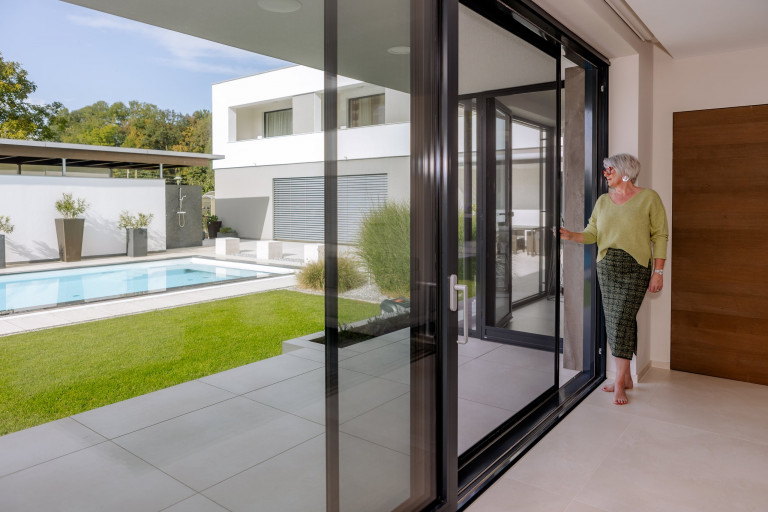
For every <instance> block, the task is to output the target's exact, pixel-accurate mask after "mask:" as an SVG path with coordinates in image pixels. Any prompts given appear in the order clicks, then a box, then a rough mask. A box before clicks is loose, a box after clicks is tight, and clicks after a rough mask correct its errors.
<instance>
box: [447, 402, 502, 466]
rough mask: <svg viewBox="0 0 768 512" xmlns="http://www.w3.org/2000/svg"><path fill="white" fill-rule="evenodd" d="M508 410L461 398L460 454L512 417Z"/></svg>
mask: <svg viewBox="0 0 768 512" xmlns="http://www.w3.org/2000/svg"><path fill="white" fill-rule="evenodd" d="M512 414H513V413H512V412H511V411H509V410H507V409H500V408H498V407H493V406H490V405H485V404H479V403H477V402H471V401H469V400H463V399H461V398H459V453H460V454H461V453H463V452H464V451H466V450H467V449H468V448H470V447H471V446H472V445H474V444H475V443H477V442H478V441H479V440H480V439H482V438H483V437H485V436H486V435H487V434H488V433H490V432H491V431H492V430H493V429H494V428H496V427H498V426H499V425H501V424H502V423H504V421H506V420H507V419H509V418H510V416H512Z"/></svg>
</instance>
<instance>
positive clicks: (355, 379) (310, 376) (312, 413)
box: [245, 368, 408, 425]
mask: <svg viewBox="0 0 768 512" xmlns="http://www.w3.org/2000/svg"><path fill="white" fill-rule="evenodd" d="M339 391H340V393H339V419H340V421H342V422H345V421H349V420H350V419H352V418H354V417H356V416H359V415H361V414H363V413H365V412H367V411H369V410H371V409H373V408H375V407H377V406H379V405H381V404H383V403H386V402H388V401H390V400H392V399H393V398H396V397H398V396H400V395H402V394H404V393H407V392H408V387H407V386H406V385H404V384H400V383H398V382H393V381H389V380H384V379H379V378H377V377H371V376H370V375H366V374H362V373H358V372H353V371H350V370H345V369H343V368H342V369H340V370H339ZM245 397H246V398H249V399H251V400H255V401H257V402H259V403H263V404H266V405H270V406H272V407H275V408H276V409H280V410H283V411H286V412H290V413H292V414H295V415H297V416H301V417H302V418H306V419H308V420H310V421H314V422H315V423H319V424H323V425H324V424H325V371H324V370H323V369H319V370H314V371H312V372H308V373H306V374H303V375H299V376H298V377H294V378H292V379H287V380H284V381H282V382H279V383H277V384H274V385H272V386H267V387H265V388H261V389H258V390H256V391H254V392H252V393H248V394H247V395H245Z"/></svg>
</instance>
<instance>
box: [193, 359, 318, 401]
mask: <svg viewBox="0 0 768 512" xmlns="http://www.w3.org/2000/svg"><path fill="white" fill-rule="evenodd" d="M321 366H323V364H322V363H319V362H317V361H310V360H309V359H303V358H301V357H293V356H291V355H290V354H286V355H280V356H275V357H270V358H269V359H264V360H263V361H257V362H255V363H251V364H248V365H245V366H240V367H238V368H234V369H232V370H227V371H225V372H221V373H217V374H216V375H211V376H210V377H204V378H202V379H200V380H201V381H202V382H205V383H206V384H211V385H213V386H216V387H219V388H222V389H226V390H227V391H231V392H232V393H236V394H244V393H248V392H250V391H253V390H256V389H259V388H262V387H264V386H269V385H271V384H275V383H276V382H280V381H281V380H285V379H289V378H291V377H295V376H297V375H301V374H302V373H306V372H309V371H312V370H315V369H317V368H320V367H321Z"/></svg>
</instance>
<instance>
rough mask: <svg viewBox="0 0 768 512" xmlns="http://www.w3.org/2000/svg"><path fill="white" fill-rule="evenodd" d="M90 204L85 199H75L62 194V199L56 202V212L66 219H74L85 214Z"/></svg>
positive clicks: (69, 195) (70, 195)
mask: <svg viewBox="0 0 768 512" xmlns="http://www.w3.org/2000/svg"><path fill="white" fill-rule="evenodd" d="M88 206H89V204H88V203H86V202H85V199H74V198H73V197H72V194H62V195H61V199H59V200H58V201H56V210H57V211H58V212H59V213H60V214H61V216H62V217H64V218H65V219H74V218H76V217H77V216H78V215H82V214H84V213H85V210H87V209H88Z"/></svg>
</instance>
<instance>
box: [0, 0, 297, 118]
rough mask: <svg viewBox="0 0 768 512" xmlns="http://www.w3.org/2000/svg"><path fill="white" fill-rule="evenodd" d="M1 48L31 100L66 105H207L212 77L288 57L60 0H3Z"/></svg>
mask: <svg viewBox="0 0 768 512" xmlns="http://www.w3.org/2000/svg"><path fill="white" fill-rule="evenodd" d="M126 1H129V0H126ZM0 52H2V54H3V58H4V59H5V60H12V61H16V62H19V63H21V65H22V67H23V68H24V69H26V70H27V71H28V72H29V78H30V79H31V80H32V81H33V82H35V84H37V91H36V92H35V93H34V94H33V95H32V97H31V100H32V101H33V102H35V103H50V102H52V101H60V102H61V103H63V104H64V106H65V107H67V108H68V109H70V110H76V109H78V108H81V107H84V106H85V105H90V104H92V103H94V102H96V101H99V100H103V101H106V102H108V103H114V102H116V101H123V102H125V103H127V102H128V101H130V100H138V101H142V102H147V103H153V104H155V105H157V106H158V107H160V108H163V109H173V110H176V111H177V112H182V113H192V112H194V111H195V110H199V109H208V110H210V109H211V84H214V83H216V82H220V81H223V80H228V79H231V78H236V77H240V76H245V75H250V74H254V73H259V72H262V71H265V70H268V69H275V68H279V67H284V66H286V65H287V63H285V62H282V61H279V60H276V59H272V58H270V57H265V56H261V55H257V54H253V53H249V52H245V51H243V50H239V49H236V48H231V47H228V46H224V45H220V44H217V43H212V42H210V41H205V40H202V39H197V38H194V37H191V36H187V35H183V34H178V33H175V32H171V31H169V30H164V29H160V28H156V27H152V26H149V25H145V24H143V23H138V22H135V21H131V20H126V19H124V18H119V17H116V16H110V15H107V14H103V13H99V12H96V11H92V10H90V9H85V8H83V7H79V6H75V5H71V4H67V3H64V2H61V1H59V0H0Z"/></svg>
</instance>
